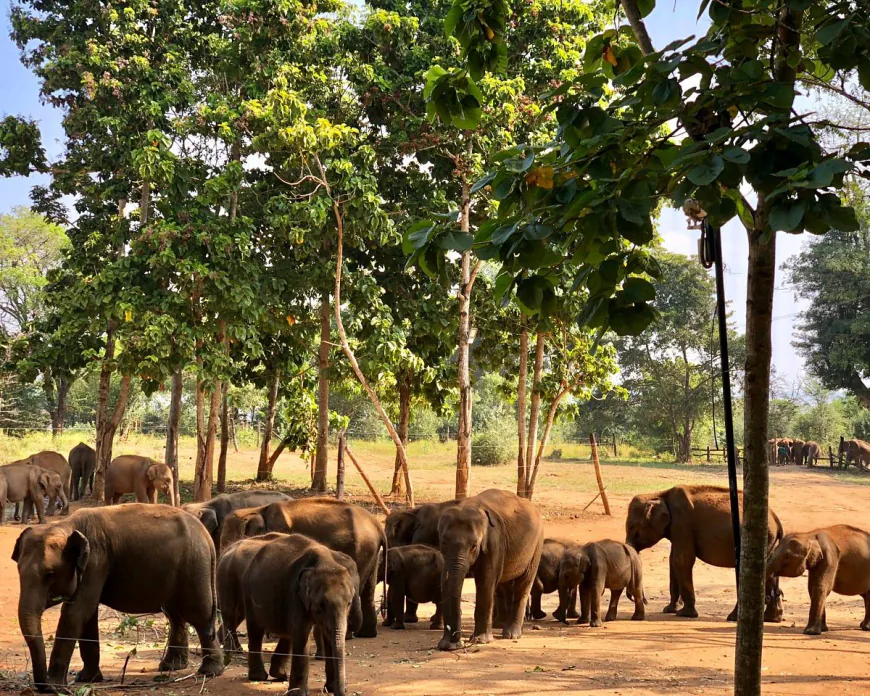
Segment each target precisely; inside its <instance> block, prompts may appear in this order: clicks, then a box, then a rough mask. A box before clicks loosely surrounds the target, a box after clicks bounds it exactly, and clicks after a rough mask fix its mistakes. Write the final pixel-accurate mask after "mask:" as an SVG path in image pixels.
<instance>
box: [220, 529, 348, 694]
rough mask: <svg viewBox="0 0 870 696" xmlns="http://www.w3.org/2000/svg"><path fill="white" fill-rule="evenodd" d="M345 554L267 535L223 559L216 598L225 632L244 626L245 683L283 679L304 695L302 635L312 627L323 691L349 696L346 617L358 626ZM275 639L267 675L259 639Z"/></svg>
mask: <svg viewBox="0 0 870 696" xmlns="http://www.w3.org/2000/svg"><path fill="white" fill-rule="evenodd" d="M352 564H353V561H352V560H351V559H350V557H348V556H345V555H344V554H341V553H338V552H335V551H332V550H330V549H328V548H327V547H325V546H323V545H322V544H318V543H317V542H316V541H312V540H311V539H309V538H308V537H305V536H303V535H301V534H286V535H285V534H274V535H272V534H270V535H268V540H265V539H263V538H253V539H245V540H243V541H239V542H238V543H237V544H235V545H233V546H232V547H230V548H229V549H227V551H226V552H225V553H224V554H223V555H222V556H221V560H220V563H219V564H218V570H217V577H218V597H219V606H220V609H221V614H222V616H223V619H224V623H225V628H226V631H227V633H228V634H229V635H234V634H235V631H236V628H237V627H238V625H239V623H241V621H242V620H244V621H245V622H246V623H247V627H248V679H249V680H251V681H266V680H267V679H268V678H269V674H271V675H272V676H273V677H275V678H276V679H281V680H283V679H285V678H286V676H285V675H286V666H287V658H288V657H290V679H289V681H290V683H289V690H288V692H287V693H288V694H299V695H300V696H302V695H304V694H307V693H308V666H309V657H308V637H309V636H310V635H311V631H312V629H314V631H316V632H318V633H319V634H320V636H321V638H322V641H323V650H324V657H325V658H326V690H327V691H329V692H332V693H334V694H335V696H347V680H346V675H345V638H346V633H347V630H348V615H349V614H350V613H351V612H352V611H353V613H354V614H355V621H356V620H357V619H358V620H359V621H361V614H362V611H361V609H360V608H359V607H360V605H359V577H358V576H357V575H356V574H355V573H351V572H350V571H349V570H348V567H349V566H350V565H352ZM267 632H268V633H269V634H271V635H274V636H278V638H279V640H278V645H277V647H276V649H275V652H274V653H273V655H272V663H271V666H270V669H269V674H267V673H266V668H265V666H264V664H263V652H262V651H263V636H264V635H265V634H266V633H267Z"/></svg>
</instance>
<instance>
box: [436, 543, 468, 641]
mask: <svg viewBox="0 0 870 696" xmlns="http://www.w3.org/2000/svg"><path fill="white" fill-rule="evenodd" d="M444 567H445V571H444V577H443V579H442V583H441V585H442V591H441V596H442V601H443V603H444V636H443V637H442V638H441V642H439V643H438V648H439V649H441V650H450V649H451V648H456V647H459V642H460V640H461V637H462V586H463V584H464V583H465V577H466V576H467V575H468V559H467V558H465V557H464V556H459V557H456V558H453V559H448V560H446V561H445V564H444Z"/></svg>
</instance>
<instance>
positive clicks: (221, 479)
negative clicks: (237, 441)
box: [217, 382, 230, 493]
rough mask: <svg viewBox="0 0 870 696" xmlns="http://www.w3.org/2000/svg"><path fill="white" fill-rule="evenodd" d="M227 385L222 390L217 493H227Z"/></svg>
mask: <svg viewBox="0 0 870 696" xmlns="http://www.w3.org/2000/svg"><path fill="white" fill-rule="evenodd" d="M227 386H228V385H227V383H226V382H224V383H223V385H222V387H223V388H222V389H221V392H222V393H221V451H220V454H219V455H218V469H217V492H218V493H226V491H227V452H228V450H229V448H230V424H229V419H230V409H229V404H228V403H227Z"/></svg>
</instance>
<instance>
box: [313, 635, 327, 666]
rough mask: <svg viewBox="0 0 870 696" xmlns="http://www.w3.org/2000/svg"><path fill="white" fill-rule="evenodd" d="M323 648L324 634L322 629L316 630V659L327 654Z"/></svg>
mask: <svg viewBox="0 0 870 696" xmlns="http://www.w3.org/2000/svg"><path fill="white" fill-rule="evenodd" d="M325 654H326V653H325V651H324V648H323V634H322V633H321V632H320V631H315V632H314V659H315V660H322V659H323V656H324V655H325Z"/></svg>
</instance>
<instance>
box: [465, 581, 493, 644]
mask: <svg viewBox="0 0 870 696" xmlns="http://www.w3.org/2000/svg"><path fill="white" fill-rule="evenodd" d="M482 566H483V567H481V568H480V569H479V570H475V573H474V589H475V593H474V602H475V603H474V633H473V634H472V635H471V639H470V640H469V643H471V644H475V643H481V644H485V643H491V642H492V610H493V605H494V603H495V599H496V597H495V595H496V587H497V585H496V582H497V581H496V577H495V572H494V570H493V569H492V568H490V567H488V565H487V564H482Z"/></svg>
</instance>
